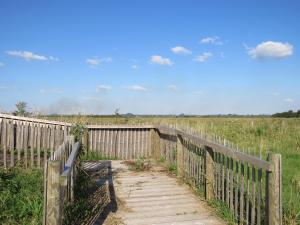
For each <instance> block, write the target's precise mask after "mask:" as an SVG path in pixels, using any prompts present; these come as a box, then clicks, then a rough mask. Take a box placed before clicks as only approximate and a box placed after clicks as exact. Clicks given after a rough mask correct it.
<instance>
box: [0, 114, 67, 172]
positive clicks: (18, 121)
mask: <svg viewBox="0 0 300 225" xmlns="http://www.w3.org/2000/svg"><path fill="white" fill-rule="evenodd" d="M70 126H71V124H68V123H61V122H55V121H48V120H40V119H33V118H26V117H19V116H11V115H6V114H0V166H4V167H5V168H6V167H13V166H14V165H15V164H16V163H20V164H22V165H24V166H25V167H28V166H30V167H33V166H37V167H40V166H41V165H43V162H45V161H46V160H47V158H48V157H49V155H50V154H51V153H53V151H54V150H55V149H57V147H58V146H59V145H60V144H62V143H63V141H64V140H65V138H66V137H67V135H68V134H69V130H70Z"/></svg>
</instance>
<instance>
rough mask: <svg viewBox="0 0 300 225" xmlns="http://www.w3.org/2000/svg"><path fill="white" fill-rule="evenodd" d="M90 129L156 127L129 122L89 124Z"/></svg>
mask: <svg viewBox="0 0 300 225" xmlns="http://www.w3.org/2000/svg"><path fill="white" fill-rule="evenodd" d="M86 127H87V128H88V129H112V130H120V129H124V130H126V129H130V130H132V129H152V128H155V126H153V125H129V124H118V125H116V124H114V125H87V126H86Z"/></svg>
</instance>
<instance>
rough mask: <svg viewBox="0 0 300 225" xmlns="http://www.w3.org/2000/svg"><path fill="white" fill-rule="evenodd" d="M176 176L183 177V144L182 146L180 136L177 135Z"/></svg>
mask: <svg viewBox="0 0 300 225" xmlns="http://www.w3.org/2000/svg"><path fill="white" fill-rule="evenodd" d="M176 147H177V156H176V158H177V176H178V177H179V178H183V177H184V161H183V146H182V138H181V136H179V135H177V146H176Z"/></svg>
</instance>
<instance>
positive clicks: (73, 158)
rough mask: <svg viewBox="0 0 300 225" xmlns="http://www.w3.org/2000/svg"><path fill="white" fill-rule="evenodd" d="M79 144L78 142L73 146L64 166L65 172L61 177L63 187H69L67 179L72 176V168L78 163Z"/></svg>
mask: <svg viewBox="0 0 300 225" xmlns="http://www.w3.org/2000/svg"><path fill="white" fill-rule="evenodd" d="M79 146H80V145H79V142H76V143H75V144H73V146H72V152H71V154H70V156H69V158H68V160H67V162H66V164H65V166H64V171H63V172H62V174H61V175H60V184H61V185H63V186H66V185H67V179H68V176H69V175H70V174H71V171H72V167H73V165H74V163H75V161H76V157H77V155H78V152H79Z"/></svg>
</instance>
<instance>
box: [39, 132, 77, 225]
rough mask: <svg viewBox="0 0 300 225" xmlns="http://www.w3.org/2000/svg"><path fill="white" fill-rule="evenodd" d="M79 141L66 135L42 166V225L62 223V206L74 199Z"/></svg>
mask: <svg viewBox="0 0 300 225" xmlns="http://www.w3.org/2000/svg"><path fill="white" fill-rule="evenodd" d="M79 149H80V146H79V142H76V143H74V138H73V137H68V138H67V139H66V140H65V141H64V142H63V144H62V145H60V146H59V147H58V148H57V150H56V151H54V152H53V153H52V154H51V156H50V158H49V159H48V160H47V161H46V162H45V167H44V219H43V224H44V225H58V224H62V221H63V216H64V214H63V212H64V206H65V205H66V203H70V202H73V200H74V185H75V181H76V175H77V167H76V166H77V165H76V161H77V160H78V157H77V156H78V153H79Z"/></svg>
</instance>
